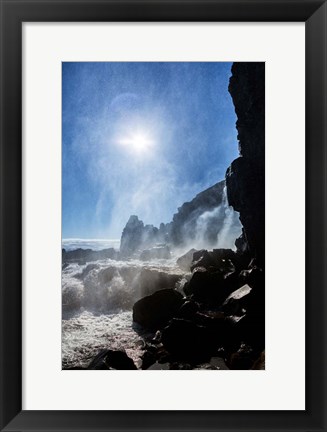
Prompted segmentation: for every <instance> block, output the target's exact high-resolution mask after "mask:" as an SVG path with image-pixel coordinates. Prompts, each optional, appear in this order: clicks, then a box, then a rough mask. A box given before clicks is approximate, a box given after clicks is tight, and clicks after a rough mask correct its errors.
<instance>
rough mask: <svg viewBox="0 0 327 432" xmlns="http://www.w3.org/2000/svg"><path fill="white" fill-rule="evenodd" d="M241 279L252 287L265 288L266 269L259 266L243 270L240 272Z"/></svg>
mask: <svg viewBox="0 0 327 432" xmlns="http://www.w3.org/2000/svg"><path fill="white" fill-rule="evenodd" d="M239 277H240V280H241V281H242V282H244V283H246V284H248V285H250V286H251V287H255V288H260V289H263V287H264V286H265V275H264V271H263V270H262V269H261V268H259V267H256V266H254V267H252V268H250V269H247V270H242V271H241V272H240V274H239Z"/></svg>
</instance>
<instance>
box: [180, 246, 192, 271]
mask: <svg viewBox="0 0 327 432" xmlns="http://www.w3.org/2000/svg"><path fill="white" fill-rule="evenodd" d="M194 252H196V249H190V250H189V251H188V252H186V253H185V254H184V255H182V256H180V257H179V258H178V259H177V261H176V264H177V265H178V266H179V267H180V268H181V269H182V270H185V271H187V272H189V271H191V264H192V261H193V254H194Z"/></svg>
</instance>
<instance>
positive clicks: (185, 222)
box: [120, 180, 240, 256]
mask: <svg viewBox="0 0 327 432" xmlns="http://www.w3.org/2000/svg"><path fill="white" fill-rule="evenodd" d="M224 189H225V181H224V180H223V181H221V182H219V183H216V184H215V185H213V186H212V187H210V188H208V189H206V190H204V191H203V192H200V193H199V194H198V195H196V197H195V198H193V199H192V200H191V201H189V202H186V203H184V204H183V205H182V206H181V207H180V208H179V209H178V211H177V213H175V214H174V216H173V220H172V222H170V223H168V224H163V223H162V224H160V227H159V229H158V228H156V227H153V225H144V224H143V222H142V221H140V220H139V219H138V217H137V216H131V217H130V219H129V221H128V222H127V224H126V226H125V228H124V230H123V233H122V237H121V247H120V251H121V253H122V255H123V256H131V255H132V254H134V253H135V252H137V251H140V250H143V249H146V248H151V247H153V246H155V245H156V244H158V243H165V244H167V243H169V244H170V245H171V246H174V247H181V248H183V247H184V246H188V245H191V246H190V247H193V246H195V247H200V248H203V247H209V248H210V247H215V246H216V245H217V239H218V241H220V240H222V241H224V240H225V241H226V237H227V236H228V235H230V236H233V233H234V232H235V233H236V232H237V233H238V232H239V230H240V224H239V221H238V215H237V213H235V212H234V211H233V210H232V209H231V208H229V209H228V208H227V196H226V193H225V190H224ZM226 222H227V225H226ZM237 235H238V234H235V236H234V238H235V237H237ZM227 241H228V240H227Z"/></svg>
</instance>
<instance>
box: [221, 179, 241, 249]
mask: <svg viewBox="0 0 327 432" xmlns="http://www.w3.org/2000/svg"><path fill="white" fill-rule="evenodd" d="M221 205H222V208H223V211H224V213H225V217H224V221H223V224H222V227H221V228H220V230H219V231H218V235H217V241H218V247H219V248H234V242H235V240H236V239H237V237H239V236H240V235H241V232H242V225H241V223H240V221H239V217H238V213H237V212H235V211H234V209H233V207H232V206H230V205H228V198H227V187H226V186H225V187H224V189H223V197H222V203H221Z"/></svg>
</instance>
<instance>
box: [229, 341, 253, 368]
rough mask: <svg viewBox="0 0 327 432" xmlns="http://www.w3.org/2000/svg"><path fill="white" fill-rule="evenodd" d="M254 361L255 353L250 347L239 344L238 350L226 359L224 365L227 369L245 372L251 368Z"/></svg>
mask: <svg viewBox="0 0 327 432" xmlns="http://www.w3.org/2000/svg"><path fill="white" fill-rule="evenodd" d="M256 359H257V353H256V352H255V351H254V350H253V349H252V347H251V346H249V345H246V344H241V346H240V348H239V349H238V350H237V351H236V352H234V353H232V354H231V355H230V356H229V357H228V359H227V361H226V364H227V366H228V367H229V369H234V370H247V369H252V368H253V365H254V362H255V360H256Z"/></svg>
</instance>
